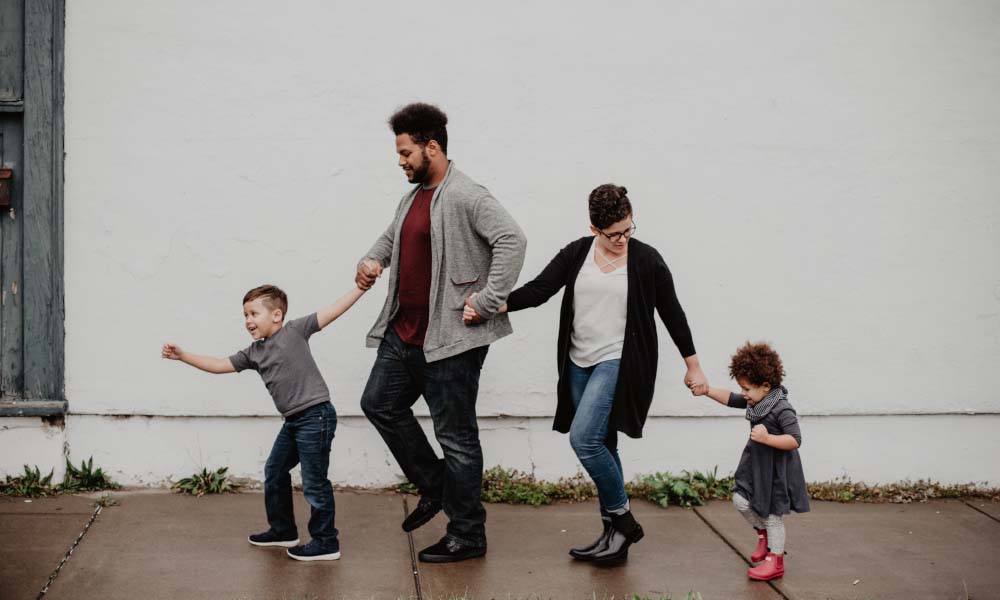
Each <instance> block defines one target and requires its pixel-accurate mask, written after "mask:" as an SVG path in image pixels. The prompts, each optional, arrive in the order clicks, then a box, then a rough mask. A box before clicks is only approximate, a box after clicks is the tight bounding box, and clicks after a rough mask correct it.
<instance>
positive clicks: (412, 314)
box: [392, 188, 434, 346]
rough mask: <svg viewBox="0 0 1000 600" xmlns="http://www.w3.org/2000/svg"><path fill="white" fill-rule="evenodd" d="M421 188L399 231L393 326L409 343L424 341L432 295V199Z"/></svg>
mask: <svg viewBox="0 0 1000 600" xmlns="http://www.w3.org/2000/svg"><path fill="white" fill-rule="evenodd" d="M433 198H434V188H430V189H423V188H421V189H420V191H419V192H417V196H416V198H414V199H413V204H412V205H410V212H408V213H407V214H406V220H404V221H403V228H402V229H401V230H400V232H399V265H397V268H398V269H399V312H398V313H396V318H395V319H393V321H392V326H393V328H394V329H395V330H396V333H397V334H398V335H399V338H400V339H401V340H403V341H404V342H406V343H407V344H414V345H417V346H423V345H424V335H425V334H426V333H427V320H428V318H429V306H430V299H431V199H433Z"/></svg>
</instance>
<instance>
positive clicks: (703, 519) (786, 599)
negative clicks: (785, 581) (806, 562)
mask: <svg viewBox="0 0 1000 600" xmlns="http://www.w3.org/2000/svg"><path fill="white" fill-rule="evenodd" d="M691 510H693V511H694V514H696V515H698V518H699V519H701V522H702V523H704V524H705V525H706V526H707V527H708V528H709V529H711V530H712V533H714V534H715V535H716V536H718V538H719V539H720V540H722V541H723V542H724V543H725V544H726V545H727V546H729V548H730V549H731V550H732V551H733V552H735V553H736V556H738V557H740V560H742V561H743V562H745V563H746V564H747V566H749V567H752V566H753V563H751V562H750V561H749V560H747V557H746V556H744V555H743V553H742V552H740V551H739V549H738V548H736V546H734V545H733V544H732V542H730V541H729V540H728V539H727V538H726V536H724V535H722V532H721V531H719V530H718V529H717V528H716V527H715V525H712V523H711V521H709V520H708V519H707V518H706V517H705V515H703V514H701V511H699V510H698V507H692V509H691ZM767 585H769V586H771V589H772V590H774V591H775V593H777V594H778V595H779V596H781V597H782V598H784V600H794V599H793V598H792V597H791V596H789V595H788V594H787V593H785V592H784V591H783V590H781V589H779V588H778V586H777V585H775V583H774V582H773V581H768V582H767Z"/></svg>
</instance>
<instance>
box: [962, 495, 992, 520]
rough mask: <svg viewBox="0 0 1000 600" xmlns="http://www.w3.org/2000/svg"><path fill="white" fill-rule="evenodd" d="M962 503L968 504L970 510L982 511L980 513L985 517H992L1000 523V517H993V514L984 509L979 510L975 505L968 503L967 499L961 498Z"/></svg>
mask: <svg viewBox="0 0 1000 600" xmlns="http://www.w3.org/2000/svg"><path fill="white" fill-rule="evenodd" d="M962 504H964V505H966V506H968V507H969V508H971V509H972V510H974V511H976V512H977V513H982V514H984V515H986V516H987V517H989V518H991V519H993V520H994V521H996V522H997V523H1000V519H998V518H996V517H994V516H993V515H991V514H990V513H988V512H986V511H985V510H980V509H979V508H977V507H975V506H973V505H972V504H971V503H969V501H968V500H963V501H962Z"/></svg>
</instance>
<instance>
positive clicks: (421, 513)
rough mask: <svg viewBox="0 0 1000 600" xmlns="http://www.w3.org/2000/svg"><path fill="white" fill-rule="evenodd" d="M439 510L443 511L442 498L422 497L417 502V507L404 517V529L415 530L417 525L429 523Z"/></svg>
mask: <svg viewBox="0 0 1000 600" xmlns="http://www.w3.org/2000/svg"><path fill="white" fill-rule="evenodd" d="M439 512H441V501H440V500H431V499H430V498H424V497H421V498H420V502H418V503H417V507H416V508H414V509H413V512H411V513H410V514H408V515H406V518H405V519H403V531H413V530H414V529H416V528H417V527H420V526H421V525H425V524H427V522H428V521H430V520H431V519H433V518H434V515H436V514H438V513H439Z"/></svg>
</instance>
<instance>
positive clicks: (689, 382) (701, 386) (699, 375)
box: [684, 366, 708, 396]
mask: <svg viewBox="0 0 1000 600" xmlns="http://www.w3.org/2000/svg"><path fill="white" fill-rule="evenodd" d="M684 385H686V386H687V387H688V389H689V390H691V394H692V395H694V396H704V395H705V394H708V378H707V377H705V372H704V371H702V370H701V367H700V366H692V367H688V371H687V374H686V375H684Z"/></svg>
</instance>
